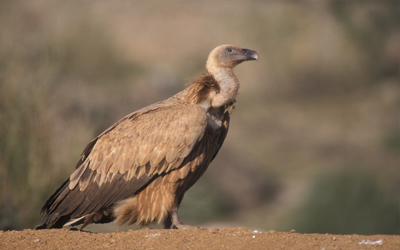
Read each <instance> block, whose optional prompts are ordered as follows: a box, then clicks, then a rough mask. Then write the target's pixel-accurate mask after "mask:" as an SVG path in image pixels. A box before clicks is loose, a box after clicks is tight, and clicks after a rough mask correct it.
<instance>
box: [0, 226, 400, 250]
mask: <svg viewBox="0 0 400 250" xmlns="http://www.w3.org/2000/svg"><path fill="white" fill-rule="evenodd" d="M399 247H400V236H398V235H397V236H395V235H356V234H353V235H332V234H300V233H296V232H294V231H292V232H275V231H269V232H258V231H252V230H249V229H247V228H244V227H239V228H230V229H221V230H219V229H188V230H165V229H164V230H163V229H149V228H145V229H141V230H129V231H128V232H120V231H115V232H113V233H91V232H81V231H71V230H68V229H51V230H31V229H25V230H23V231H0V249H399Z"/></svg>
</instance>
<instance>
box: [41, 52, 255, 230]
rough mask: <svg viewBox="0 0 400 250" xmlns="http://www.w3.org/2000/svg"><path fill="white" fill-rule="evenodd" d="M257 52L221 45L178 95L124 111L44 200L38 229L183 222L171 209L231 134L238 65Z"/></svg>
mask: <svg viewBox="0 0 400 250" xmlns="http://www.w3.org/2000/svg"><path fill="white" fill-rule="evenodd" d="M227 48H229V49H231V52H232V50H233V51H234V52H235V53H230V52H229V53H228V52H227ZM255 59H258V55H257V53H256V52H254V51H250V52H249V50H244V49H241V48H239V47H236V46H232V45H223V46H219V47H217V48H216V49H214V50H213V51H212V52H211V53H210V55H209V58H208V60H207V64H206V69H207V72H208V74H203V75H202V76H200V77H198V78H196V79H194V80H193V81H192V82H191V83H190V86H189V87H188V88H186V89H185V90H183V91H181V92H180V93H178V94H176V95H175V96H173V97H171V98H169V99H166V100H164V101H161V102H158V103H155V104H153V105H150V106H148V107H145V108H143V109H140V110H138V111H136V112H134V113H131V114H129V115H127V116H125V117H124V118H122V119H121V120H119V121H118V122H117V123H115V124H114V125H113V126H111V127H110V128H108V129H107V130H106V131H104V132H103V133H102V134H100V135H99V136H98V137H96V138H95V139H94V140H92V141H91V142H90V143H89V144H88V145H87V146H86V148H85V149H84V150H83V152H82V154H81V157H80V159H79V161H78V164H77V166H76V170H75V171H74V172H73V173H72V174H71V175H70V178H69V179H68V180H67V181H66V182H64V184H63V185H62V186H61V187H60V188H59V189H58V190H57V191H56V192H55V193H54V194H53V195H52V196H51V197H50V198H49V199H48V200H47V202H46V203H45V205H44V206H43V208H42V210H41V213H44V212H46V213H47V215H46V217H45V218H44V219H43V221H42V222H41V223H40V224H39V225H38V226H37V227H36V228H37V229H40V228H58V227H62V226H63V225H64V224H66V223H67V222H70V224H71V225H78V224H82V223H83V226H82V228H83V227H85V226H86V225H88V224H90V223H106V222H110V221H112V220H116V222H117V224H118V225H122V224H124V223H128V225H130V224H133V223H138V224H139V225H140V226H142V225H146V224H148V223H151V222H152V221H158V222H159V223H160V222H164V224H165V225H166V226H168V225H171V224H172V223H176V221H175V222H174V221H171V220H174V219H173V218H172V215H171V214H172V213H173V211H176V210H177V209H178V207H179V204H180V203H181V201H182V199H183V195H184V193H185V192H186V191H187V190H188V189H189V188H190V187H191V186H192V185H193V184H194V183H195V182H196V181H197V180H198V179H199V178H200V177H201V176H202V175H203V173H204V172H205V170H206V169H207V167H208V165H209V164H210V162H211V161H212V160H213V159H214V158H215V156H216V154H217V153H218V151H219V149H220V148H221V145H222V143H223V141H224V139H225V137H226V134H227V131H228V126H229V116H230V113H231V111H232V109H233V106H234V103H235V97H236V95H237V92H238V88H239V85H238V84H239V83H238V81H237V78H236V77H235V75H234V74H233V72H232V67H234V66H235V65H237V64H238V63H240V62H242V61H245V60H255ZM77 185H79V188H77ZM174 218H175V217H174Z"/></svg>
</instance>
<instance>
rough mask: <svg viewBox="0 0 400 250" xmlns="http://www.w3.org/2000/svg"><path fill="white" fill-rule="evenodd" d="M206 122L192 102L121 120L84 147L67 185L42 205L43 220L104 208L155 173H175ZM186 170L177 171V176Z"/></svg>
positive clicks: (200, 109) (144, 112) (160, 107)
mask: <svg viewBox="0 0 400 250" xmlns="http://www.w3.org/2000/svg"><path fill="white" fill-rule="evenodd" d="M207 120H208V118H207V114H206V113H205V111H204V109H202V108H201V107H199V106H197V105H194V104H180V105H169V106H162V105H161V104H156V105H154V106H150V107H149V108H147V109H143V110H139V111H137V112H136V113H133V114H130V115H128V116H126V117H124V118H123V119H121V120H120V121H119V122H117V123H116V124H115V125H113V126H112V127H110V128H109V129H107V130H106V131H105V132H103V133H102V134H101V135H100V136H98V137H97V138H95V139H94V140H93V141H91V142H90V143H89V145H88V146H87V147H86V148H85V150H84V151H83V153H82V155H81V159H80V160H79V162H78V164H79V165H77V169H76V171H75V172H74V173H72V174H71V176H70V179H69V181H67V182H65V183H64V184H63V187H62V188H60V189H59V190H57V194H54V195H53V196H51V198H50V199H49V201H48V202H46V204H45V206H44V207H43V209H42V211H46V212H47V214H48V216H47V217H46V218H47V219H46V218H45V219H44V221H46V220H47V221H51V223H53V224H52V225H54V224H55V223H57V222H56V220H55V219H54V218H55V216H56V214H58V215H57V216H67V217H68V218H69V219H75V218H79V217H82V216H85V215H87V214H88V213H93V212H97V211H99V210H101V209H103V210H104V209H106V208H107V207H109V206H112V205H113V204H114V203H116V202H118V201H120V200H123V199H126V198H128V197H130V196H132V195H133V194H135V192H138V191H139V190H141V189H142V188H143V187H144V186H145V185H147V184H148V183H149V182H151V181H152V180H153V179H154V178H155V177H156V176H157V175H162V174H166V173H169V172H171V171H173V170H175V169H179V168H180V167H181V165H182V164H185V163H183V161H184V159H185V157H187V155H188V154H189V153H190V152H191V151H192V150H193V148H194V145H195V144H196V143H197V142H199V140H200V139H201V138H203V135H204V131H205V130H206V128H207ZM188 171H190V168H187V169H182V170H181V171H178V172H179V173H176V178H180V177H182V176H184V175H185V174H187V173H188ZM172 174H173V173H172ZM78 184H79V188H76V186H77V185H78ZM53 214H54V215H53ZM58 223H61V222H58Z"/></svg>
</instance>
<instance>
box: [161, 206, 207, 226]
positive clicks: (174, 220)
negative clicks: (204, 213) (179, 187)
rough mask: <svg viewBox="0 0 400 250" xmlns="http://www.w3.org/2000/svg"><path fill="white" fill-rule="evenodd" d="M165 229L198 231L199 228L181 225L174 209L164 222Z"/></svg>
mask: <svg viewBox="0 0 400 250" xmlns="http://www.w3.org/2000/svg"><path fill="white" fill-rule="evenodd" d="M164 228H165V229H198V228H200V227H196V226H191V225H186V224H183V223H182V221H181V220H180V219H179V216H178V210H177V209H175V210H174V211H172V212H171V214H170V215H169V216H168V218H167V219H166V220H165V222H164Z"/></svg>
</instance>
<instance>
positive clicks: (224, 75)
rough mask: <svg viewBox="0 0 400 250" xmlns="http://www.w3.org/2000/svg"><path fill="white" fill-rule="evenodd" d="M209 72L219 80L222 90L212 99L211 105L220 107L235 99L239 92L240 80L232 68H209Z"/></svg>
mask: <svg viewBox="0 0 400 250" xmlns="http://www.w3.org/2000/svg"><path fill="white" fill-rule="evenodd" d="M208 73H209V74H211V75H212V76H214V78H215V80H216V81H217V82H218V84H219V87H220V91H219V93H216V94H215V95H214V97H213V98H212V99H211V107H213V108H219V107H221V106H223V105H225V104H228V103H230V102H231V101H233V100H234V99H235V98H236V96H237V94H238V93H239V80H238V79H237V77H236V76H235V74H234V73H233V70H232V69H231V68H218V69H217V70H208Z"/></svg>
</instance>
